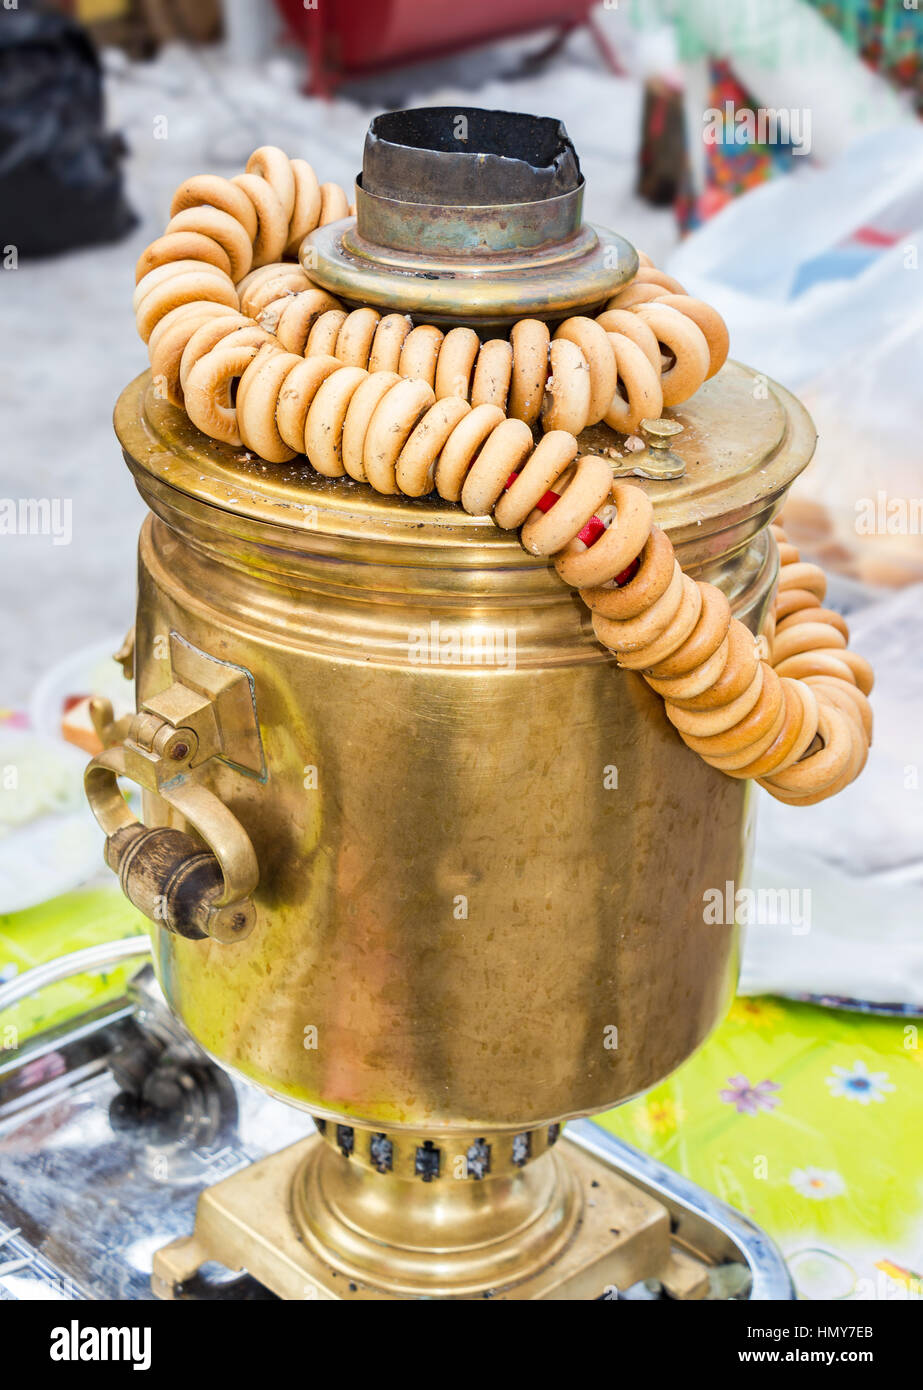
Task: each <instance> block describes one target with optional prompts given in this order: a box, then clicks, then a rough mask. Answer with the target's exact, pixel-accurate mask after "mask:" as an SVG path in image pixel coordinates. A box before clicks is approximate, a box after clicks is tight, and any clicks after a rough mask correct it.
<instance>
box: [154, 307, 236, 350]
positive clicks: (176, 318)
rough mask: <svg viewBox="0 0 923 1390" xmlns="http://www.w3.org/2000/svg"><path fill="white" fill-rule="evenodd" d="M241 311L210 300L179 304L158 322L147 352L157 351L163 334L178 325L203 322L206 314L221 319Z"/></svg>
mask: <svg viewBox="0 0 923 1390" xmlns="http://www.w3.org/2000/svg"><path fill="white" fill-rule="evenodd" d="M239 313H240V310H239V309H235V308H233V306H232V305H229V304H214V303H213V302H212V301H211V300H210V299H193V300H190V302H189V303H188V304H179V305H177V307H176V308H175V309H171V310H170V312H169V314H164V316H163V318H162V319H160V320H158V322H157V324H156V326H155V327H154V329H153V331H152V332H151V336H150V338H148V340H147V350H148V352H152V351H154V350H155V349H156V347H157V343H158V341H159V339H160V336H161V334H164V333H168V332H170V331H171V330H172V328H173V327H174V326H175V325H176V324H178V323H183V322H186V321H189V322H191V321H192V320H193V319H195V320H197V321H198V322H200V323H201V322H203V321H204V317H205V315H206V314H208V315H209V316H214V317H215V318H217V317H219V316H220V315H222V314H239Z"/></svg>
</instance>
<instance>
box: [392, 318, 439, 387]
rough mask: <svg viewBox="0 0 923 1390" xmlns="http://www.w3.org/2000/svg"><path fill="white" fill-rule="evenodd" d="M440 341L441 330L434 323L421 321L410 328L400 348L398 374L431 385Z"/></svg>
mask: <svg viewBox="0 0 923 1390" xmlns="http://www.w3.org/2000/svg"><path fill="white" fill-rule="evenodd" d="M442 342H443V334H442V330H441V329H440V328H437V327H436V326H435V324H432V323H421V324H420V326H419V327H418V328H412V329H411V331H410V332H409V333H408V334H407V337H406V338H405V339H404V344H403V347H402V348H401V362H400V366H399V367H398V371H399V373H400V375H401V376H402V377H406V378H407V379H408V380H409V381H423V382H425V383H426V385H427V386H430V387H432V386H433V384H434V382H435V380H436V366H437V364H438V362H439V353H440V351H441V349H442Z"/></svg>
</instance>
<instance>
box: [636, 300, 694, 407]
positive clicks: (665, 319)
mask: <svg viewBox="0 0 923 1390" xmlns="http://www.w3.org/2000/svg"><path fill="white" fill-rule="evenodd" d="M637 314H638V317H639V318H640V319H642V320H643V321H644V322H645V323H646V324H647V325H648V327H649V328H651V329H653V331H654V333H655V335H656V337H657V341H658V342H659V343H662V344H663V346H664V347H665V348H667V349H668V350H669V351H670V352H671V353H672V354H673V357H674V358H675V361H674V362H673V365H672V366H671V367H668V368H667V369H666V371H664V372H662V373H661V375H660V389H661V391H662V392H663V403H664V405H679V404H680V403H681V402H682V401H688V399H689V397H690V396H694V395H695V393H696V391H698V389H699V387H700V386H701V385H702V382H703V381H704V380H705V378H706V376H707V375H708V368H709V365H710V356H709V351H708V343H707V342H706V341H705V334H704V333H703V332H702V330H701V328H699V326H698V324H697V323H693V321H692V319H688V318H686V315H685V314H681V313H680V311H679V310H678V309H669V308H665V307H664V306H663V305H662V304H660V303H657V304H642V305H640V306H639V307H638V310H637Z"/></svg>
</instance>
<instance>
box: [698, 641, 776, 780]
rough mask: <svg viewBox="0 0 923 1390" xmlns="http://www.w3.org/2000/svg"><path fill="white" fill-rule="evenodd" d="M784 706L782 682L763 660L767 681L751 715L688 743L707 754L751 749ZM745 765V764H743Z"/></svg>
mask: <svg viewBox="0 0 923 1390" xmlns="http://www.w3.org/2000/svg"><path fill="white" fill-rule="evenodd" d="M781 708H782V683H781V681H780V680H779V677H778V676H777V675H776V673H775V671H773V669H772V667H771V666H769V665H767V664H766V663H765V662H764V663H763V684H762V687H761V689H760V694H759V699H758V700H757V701H756V703H755V704H754V705H753V707H752V709H751V710H750V712H749V714H746V715H744V717H743V719H739V720H738V721H737V723H736V724H732V725H731V727H730V728H729V729H722V730H721V732H720V733H717V734H707V735H705V736H704V737H702V738H699V737H697V736H695V735H692V734H690V735H687V736H686V739H685V742H686V743H687V744H688V745H689V747H690V748H691V749H692V750H693V751H694V752H696V753H701V754H702V756H703V757H709V758H712V757H724V756H729V755H731V754H734V753H737V752H739V751H740V750H741V749H744V748H749V747H750V746H751V745H752V744H754V743H755V742H756V741H757V740H758V739H760V738H762V736H763V735H764V734H765V733H766V732H767V730H768V729H770V728H771V727H772V725H773V723H774V721H775V719H776V716H777V715H778V713H779V711H780V710H781ZM741 766H743V764H741Z"/></svg>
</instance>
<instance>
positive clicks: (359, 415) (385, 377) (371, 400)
mask: <svg viewBox="0 0 923 1390" xmlns="http://www.w3.org/2000/svg"><path fill="white" fill-rule="evenodd" d="M338 365H339V366H342V363H338ZM400 380H401V377H399V376H398V374H397V372H372V373H371V374H370V375H369V376H368V377H367V379H366V380H365V381H364V382H363V383H362V385H361V386H360V387H359V388H358V389H357V391H356V394H355V395H354V396H353V398H352V400H351V401H350V403H349V409H348V410H347V412H346V420H345V422H344V424H343V439H342V443H341V446H340V448H341V452H342V456H343V467H344V468H345V469H346V472H347V473H348V474H349V476H350V477H351V478H354V479H355V481H356V482H357V483H365V482H368V478H367V477H366V472H365V462H364V457H365V437H366V434H367V433H368V428H369V425H370V424H371V422H372V416H373V415H374V414H375V412H376V410H377V409H378V407H379V405H380V404H381V402H382V401H383V400H384V398H385V396H386V395H387V394H388V392H389V391H390V390H391V388H392V386H396V385H397V383H398V382H399V381H400Z"/></svg>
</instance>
